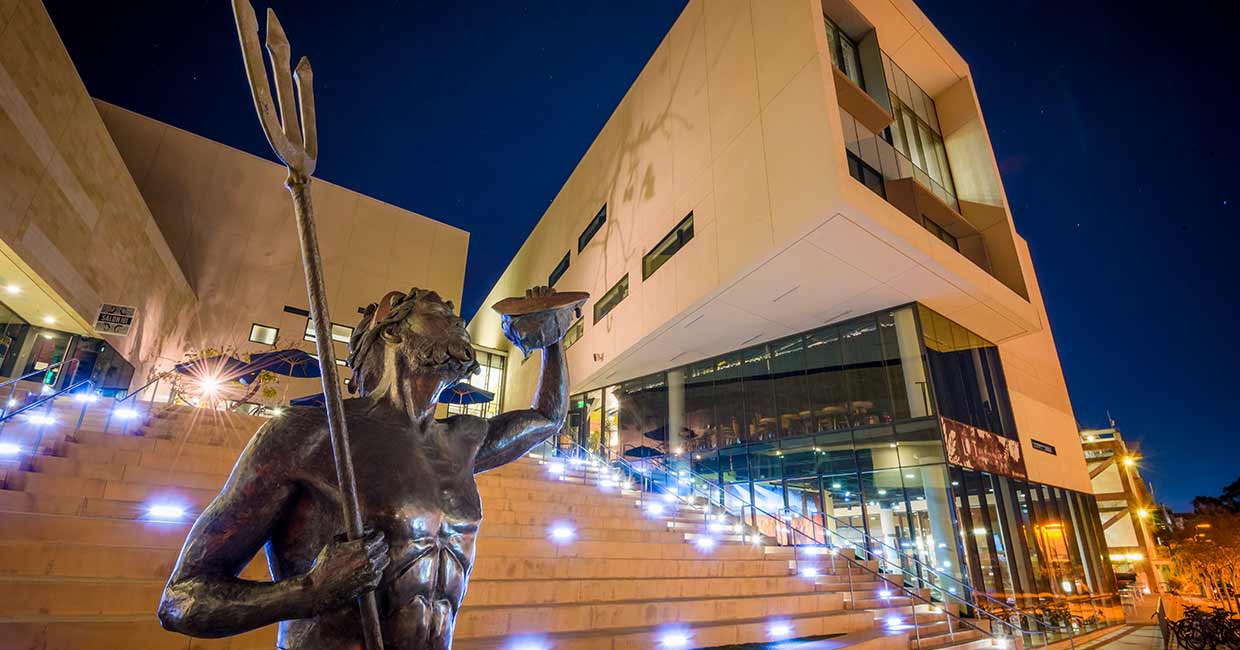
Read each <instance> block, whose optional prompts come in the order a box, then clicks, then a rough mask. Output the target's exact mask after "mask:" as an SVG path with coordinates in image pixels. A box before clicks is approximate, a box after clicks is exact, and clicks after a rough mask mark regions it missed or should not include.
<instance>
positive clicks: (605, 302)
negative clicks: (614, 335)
mask: <svg viewBox="0 0 1240 650" xmlns="http://www.w3.org/2000/svg"><path fill="white" fill-rule="evenodd" d="M628 297H629V276H628V274H627V273H626V274H625V276H624V277H623V278H620V281H619V282H617V283H616V284H615V286H613V287H612V288H610V289H608V290H607V293H605V294H603V297H602V298H599V301H598V302H596V303H594V322H595V323H598V322H599V321H600V320H602V319H603V317H604V316H606V315H607V314H608V313H609V312H611V310H612V309H615V308H616V305H618V304H620V303H621V302H622V301H623V300H624V299H625V298H628Z"/></svg>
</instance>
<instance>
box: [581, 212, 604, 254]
mask: <svg viewBox="0 0 1240 650" xmlns="http://www.w3.org/2000/svg"><path fill="white" fill-rule="evenodd" d="M605 223H607V204H606V203H604V204H603V209H602V210H599V211H598V214H596V215H594V218H593V219H591V220H590V223H588V224H586V229H585V230H583V231H581V236H580V237H578V238H577V252H578V253H580V252H581V251H583V250H585V249H586V244H589V243H590V240H591V239H593V238H594V234H595V233H597V232H598V231H599V230H600V229H602V227H603V224H605Z"/></svg>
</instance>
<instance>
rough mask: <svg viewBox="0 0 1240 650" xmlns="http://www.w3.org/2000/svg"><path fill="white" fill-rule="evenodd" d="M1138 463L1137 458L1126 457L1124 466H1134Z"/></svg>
mask: <svg viewBox="0 0 1240 650" xmlns="http://www.w3.org/2000/svg"><path fill="white" fill-rule="evenodd" d="M1136 464H1137V459H1136V458H1133V457H1132V456H1128V457H1126V458H1124V467H1132V466H1133V465H1136Z"/></svg>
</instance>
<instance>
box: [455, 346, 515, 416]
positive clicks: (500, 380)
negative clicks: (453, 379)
mask: <svg viewBox="0 0 1240 650" xmlns="http://www.w3.org/2000/svg"><path fill="white" fill-rule="evenodd" d="M474 358H476V359H477V360H478V372H477V374H475V375H473V376H472V377H469V379H468V382H469V384H470V385H471V386H474V387H476V388H481V389H482V390H485V391H488V392H490V393H494V394H495V399H493V400H491V401H489V402H483V403H479V404H449V405H448V412H449V413H465V414H469V415H476V416H478V417H483V418H490V417H494V416H496V415H498V414H499V407H500V404H501V403H503V400H504V366H505V365H506V364H507V361H508V357H506V356H504V355H502V354H497V353H495V352H489V351H487V350H479V349H477V348H475V349H474Z"/></svg>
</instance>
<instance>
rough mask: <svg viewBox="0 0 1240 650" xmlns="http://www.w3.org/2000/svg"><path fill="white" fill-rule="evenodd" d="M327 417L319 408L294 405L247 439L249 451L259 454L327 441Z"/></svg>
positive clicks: (268, 421)
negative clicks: (248, 440) (322, 440)
mask: <svg viewBox="0 0 1240 650" xmlns="http://www.w3.org/2000/svg"><path fill="white" fill-rule="evenodd" d="M326 432H327V414H326V412H324V411H323V409H322V408H318V407H313V406H293V407H288V408H285V409H284V412H283V413H281V414H280V415H278V416H275V417H273V418H271V419H270V420H267V422H266V423H265V424H263V426H261V427H259V429H258V431H257V432H256V433H255V434H254V437H253V438H252V439H251V440H250V445H249V447H250V451H251V452H254V453H262V452H264V451H268V450H277V451H278V450H282V449H288V448H289V447H290V446H297V447H302V448H304V447H307V446H312V445H313V444H314V443H315V442H316V441H317V440H319V439H321V438H323V439H325V438H326Z"/></svg>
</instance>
